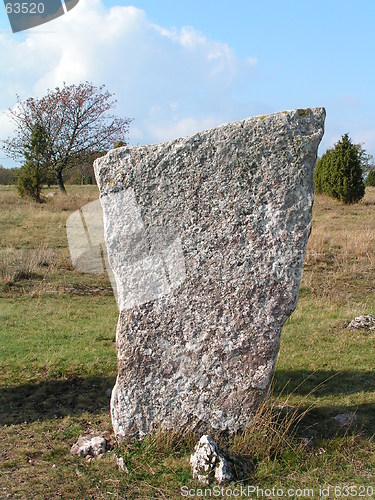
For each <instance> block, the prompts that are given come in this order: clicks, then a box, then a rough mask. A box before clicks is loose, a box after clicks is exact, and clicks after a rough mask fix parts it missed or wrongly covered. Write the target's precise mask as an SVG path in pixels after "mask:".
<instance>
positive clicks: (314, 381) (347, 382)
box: [274, 370, 375, 397]
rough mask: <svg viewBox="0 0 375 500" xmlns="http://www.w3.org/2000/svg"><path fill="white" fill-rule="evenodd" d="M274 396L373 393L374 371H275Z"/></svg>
mask: <svg viewBox="0 0 375 500" xmlns="http://www.w3.org/2000/svg"><path fill="white" fill-rule="evenodd" d="M274 382H275V389H274V393H275V395H278V394H280V393H281V392H282V393H284V394H290V393H293V394H296V395H299V396H307V395H308V394H313V396H314V397H321V396H334V395H336V394H337V395H339V394H354V393H356V392H374V393H375V371H353V370H350V371H349V370H347V371H334V370H317V371H309V370H277V371H276V373H275V377H274Z"/></svg>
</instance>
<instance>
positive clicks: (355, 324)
mask: <svg viewBox="0 0 375 500" xmlns="http://www.w3.org/2000/svg"><path fill="white" fill-rule="evenodd" d="M348 328H349V329H350V330H359V329H360V328H363V329H364V330H370V331H373V330H375V316H373V315H372V314H367V315H365V316H357V317H356V318H354V319H353V320H352V321H351V322H350V323H349V325H348Z"/></svg>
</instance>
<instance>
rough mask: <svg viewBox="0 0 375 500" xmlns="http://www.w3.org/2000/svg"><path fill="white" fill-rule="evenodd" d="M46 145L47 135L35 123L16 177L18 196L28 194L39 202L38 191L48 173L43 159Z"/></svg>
mask: <svg viewBox="0 0 375 500" xmlns="http://www.w3.org/2000/svg"><path fill="white" fill-rule="evenodd" d="M47 146H48V142H47V136H46V133H45V130H44V128H43V127H42V126H40V125H39V124H38V123H36V124H35V125H34V127H33V131H32V134H31V137H30V142H29V144H28V145H27V146H26V147H25V159H26V163H25V165H24V166H23V167H22V168H21V171H20V173H19V175H18V178H17V190H18V192H19V194H20V196H22V197H25V196H29V197H30V198H33V200H35V201H37V202H39V203H40V202H41V201H42V200H41V198H40V192H41V190H42V185H43V184H45V183H46V182H47V181H48V180H49V178H50V174H49V172H48V165H47V162H46V160H45V157H44V155H45V151H46V148H47Z"/></svg>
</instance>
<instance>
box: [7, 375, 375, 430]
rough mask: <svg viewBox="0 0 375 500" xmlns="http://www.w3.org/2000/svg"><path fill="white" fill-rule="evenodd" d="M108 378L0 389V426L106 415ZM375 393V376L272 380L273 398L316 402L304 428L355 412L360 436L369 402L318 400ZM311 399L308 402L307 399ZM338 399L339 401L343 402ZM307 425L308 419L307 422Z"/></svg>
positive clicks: (374, 409)
mask: <svg viewBox="0 0 375 500" xmlns="http://www.w3.org/2000/svg"><path fill="white" fill-rule="evenodd" d="M114 383H115V378H114V377H87V378H71V379H68V380H66V379H65V380H48V381H44V382H39V383H34V384H25V385H17V386H12V387H3V388H0V424H2V425H4V424H8V425H9V424H17V423H22V422H33V421H36V420H48V419H54V418H61V417H65V416H67V415H71V416H73V415H79V414H82V413H84V412H88V413H94V414H95V413H100V412H103V411H104V412H109V397H108V395H107V394H106V391H107V390H108V389H111V388H112V387H113V385H114ZM364 392H374V393H375V373H374V372H370V371H367V372H366V371H343V372H336V371H329V370H327V371H324V370H319V371H316V372H311V371H305V370H290V371H288V370H278V371H277V372H276V374H275V377H274V391H273V393H274V395H275V396H278V395H280V394H281V393H282V394H283V396H287V395H288V394H291V393H293V394H294V395H297V396H306V397H307V399H308V400H310V401H312V402H314V400H315V402H316V406H314V409H313V410H312V411H311V412H309V414H308V417H307V425H308V426H310V425H313V426H314V425H316V424H319V427H325V426H326V424H327V429H328V430H329V426H330V425H332V418H333V417H334V416H335V415H337V414H339V413H347V412H355V413H356V414H357V415H358V417H359V421H360V422H363V423H364V427H365V431H366V433H370V434H371V433H372V434H373V433H375V401H374V403H363V399H362V404H359V405H358V406H354V405H351V406H344V405H338V404H335V403H333V404H332V406H324V407H323V406H321V405H319V397H327V396H335V395H342V396H345V395H350V394H355V393H362V394H363V393H364ZM310 393H311V396H309V394H310ZM343 399H344V398H343ZM310 419H312V420H311V421H310Z"/></svg>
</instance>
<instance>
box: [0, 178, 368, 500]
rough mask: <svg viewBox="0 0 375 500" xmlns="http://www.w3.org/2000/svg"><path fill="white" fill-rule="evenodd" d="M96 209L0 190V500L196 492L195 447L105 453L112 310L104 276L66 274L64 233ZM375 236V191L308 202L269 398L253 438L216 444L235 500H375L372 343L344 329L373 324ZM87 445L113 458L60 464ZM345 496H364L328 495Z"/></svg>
mask: <svg viewBox="0 0 375 500" xmlns="http://www.w3.org/2000/svg"><path fill="white" fill-rule="evenodd" d="M97 196H98V193H97V188H96V187H95V186H85V187H78V186H77V187H75V186H71V187H69V188H68V195H67V196H65V197H64V196H61V195H57V196H54V197H51V198H48V201H47V202H46V203H43V204H40V205H36V204H34V203H32V202H28V201H25V200H21V199H19V198H18V196H17V194H16V192H15V191H14V189H13V188H8V187H2V188H1V189H0V209H1V210H0V227H1V233H0V234H1V240H0V424H1V425H0V443H1V444H0V498H21V499H30V498H33V499H34V498H36V499H39V498H40V499H43V498H47V499H49V498H51V499H52V498H64V499H85V498H90V499H91V498H92V499H97V498H119V499H120V498H121V499H130V498H167V499H173V498H180V497H181V492H180V488H181V487H182V486H185V487H188V488H192V489H195V488H198V485H197V483H196V482H195V481H194V480H193V479H192V477H191V473H190V468H189V455H190V453H191V451H192V448H193V446H194V444H195V440H196V439H197V436H193V435H181V434H173V433H169V434H168V435H163V434H162V433H160V434H157V435H154V436H151V437H149V438H147V439H145V440H144V441H142V442H139V443H132V444H128V445H126V446H118V445H116V443H115V442H114V436H113V434H112V429H111V422H110V416H109V399H108V396H107V395H106V391H107V389H108V388H111V387H112V386H113V383H114V379H115V375H116V370H117V365H116V353H115V329H116V321H117V314H118V311H117V306H116V303H115V299H114V297H113V295H112V293H111V289H110V284H109V280H108V278H107V277H106V276H105V275H99V274H98V275H88V274H81V273H79V272H77V271H75V270H74V269H73V267H72V265H71V262H70V258H69V251H68V248H67V239H66V233H65V222H66V219H67V218H68V216H69V214H70V213H71V212H72V211H73V210H75V209H77V208H79V207H80V206H82V205H83V204H85V203H87V202H88V201H91V200H94V199H96V198H97ZM374 234H375V188H367V192H366V196H365V198H364V200H363V201H362V202H361V203H359V204H356V205H351V206H344V205H340V204H338V203H336V202H334V201H332V200H330V199H328V198H326V197H324V196H318V197H317V198H316V202H315V205H314V211H313V230H312V234H311V237H310V240H309V244H308V249H307V254H306V259H305V267H304V273H303V278H302V283H301V289H300V298H299V303H298V307H297V309H296V311H295V312H294V313H293V315H292V316H291V318H290V319H289V320H288V322H287V323H286V325H285V327H284V330H283V335H282V343H281V351H280V355H279V358H278V363H277V370H276V373H275V378H274V387H273V393H272V396H271V398H270V401H269V402H268V403H267V405H265V406H264V407H263V408H261V409H260V411H259V413H258V414H257V415H256V417H255V423H254V425H253V426H252V427H251V428H249V429H247V430H246V431H245V432H244V433H243V434H241V435H238V436H236V437H234V438H232V439H231V440H224V438H222V440H221V444H222V445H223V446H225V447H227V448H229V449H230V450H231V451H232V452H235V453H239V454H241V455H242V456H244V457H246V458H247V459H248V461H249V464H250V473H249V478H248V480H246V481H245V482H244V483H243V485H244V486H248V485H250V486H258V487H259V488H263V489H266V488H272V487H275V488H276V487H278V488H283V489H284V491H287V489H288V488H294V489H297V488H300V489H301V490H303V489H304V488H314V489H315V490H314V496H316V497H319V488H321V487H323V486H325V487H328V486H329V487H330V488H331V490H330V494H329V498H344V497H345V498H357V497H358V496H361V497H362V498H369V497H371V489H368V488H369V487H370V486H373V488H374V496H375V445H374V441H373V436H374V433H375V372H374V365H375V362H374V352H375V332H374V331H373V332H371V333H369V332H366V331H362V330H358V331H353V330H352V331H351V330H348V329H347V328H346V327H347V324H348V323H349V321H350V320H351V319H352V318H353V317H355V316H357V315H360V314H370V313H372V314H374V313H375V237H374ZM347 412H354V413H355V415H356V420H355V422H354V423H353V425H351V426H350V427H340V426H339V425H338V424H337V423H336V421H335V420H334V417H335V415H337V414H340V413H347ZM91 432H100V433H101V434H103V433H104V434H105V435H106V436H107V438H108V439H109V440H110V441H111V442H113V445H114V448H113V450H112V451H110V452H109V453H107V454H105V455H104V456H102V457H99V458H95V459H92V460H85V459H82V458H77V457H73V456H72V455H70V447H71V446H72V444H73V443H74V442H75V441H76V439H77V438H78V437H79V435H81V434H86V433H91ZM115 454H117V455H118V456H122V457H123V458H124V461H125V464H126V465H127V467H128V470H129V473H128V474H125V473H124V472H122V471H120V470H118V468H117V466H116V463H115ZM350 485H352V486H355V487H358V488H360V487H361V486H362V487H364V488H365V489H363V490H360V489H358V490H357V492H355V491H354V490H352V495H346V493H347V490H344V489H342V491H341V490H337V491H336V493H335V491H334V487H335V486H337V487H343V486H350ZM235 486H236V485H233V484H232V485H230V487H232V488H235ZM366 488H367V489H366ZM354 493H356V494H354ZM360 493H362V494H360ZM258 496H261V495H258ZM297 496H302V495H298V493H296V495H295V497H297ZM306 496H310V497H311V494H310V495H307V494H305V497H306ZM263 497H264V498H274V497H273V496H272V495H268V496H263ZM222 498H225V496H222ZM244 498H245V497H244ZM253 498H256V496H255V494H254V496H253Z"/></svg>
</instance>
